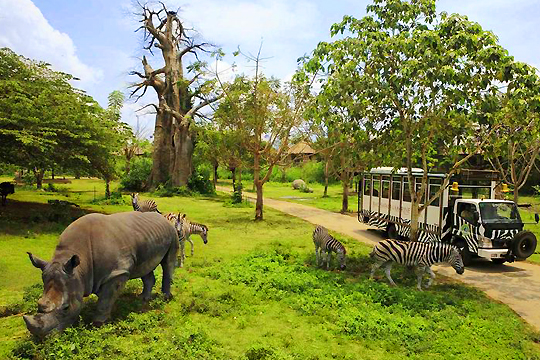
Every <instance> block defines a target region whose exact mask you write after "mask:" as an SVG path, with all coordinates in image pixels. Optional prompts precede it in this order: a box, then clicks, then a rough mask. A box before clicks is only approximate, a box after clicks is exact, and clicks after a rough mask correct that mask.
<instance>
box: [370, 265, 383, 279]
mask: <svg viewBox="0 0 540 360" xmlns="http://www.w3.org/2000/svg"><path fill="white" fill-rule="evenodd" d="M382 264H384V263H382V262H380V261H375V263H374V264H373V265H371V273H370V274H369V278H370V279H373V276H375V271H377V269H378V268H380V267H381V265H382Z"/></svg>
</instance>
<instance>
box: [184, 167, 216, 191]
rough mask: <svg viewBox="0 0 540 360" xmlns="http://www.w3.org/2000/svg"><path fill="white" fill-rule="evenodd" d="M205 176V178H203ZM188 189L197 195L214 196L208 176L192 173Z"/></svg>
mask: <svg viewBox="0 0 540 360" xmlns="http://www.w3.org/2000/svg"><path fill="white" fill-rule="evenodd" d="M205 175H206V176H205ZM188 188H189V190H191V191H195V192H198V193H199V194H215V190H214V184H212V181H210V178H209V174H204V173H201V172H199V171H194V172H193V174H191V177H190V178H189V180H188Z"/></svg>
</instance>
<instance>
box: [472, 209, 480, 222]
mask: <svg viewBox="0 0 540 360" xmlns="http://www.w3.org/2000/svg"><path fill="white" fill-rule="evenodd" d="M473 217H474V223H475V224H478V221H479V220H480V214H479V213H478V211H474V212H473Z"/></svg>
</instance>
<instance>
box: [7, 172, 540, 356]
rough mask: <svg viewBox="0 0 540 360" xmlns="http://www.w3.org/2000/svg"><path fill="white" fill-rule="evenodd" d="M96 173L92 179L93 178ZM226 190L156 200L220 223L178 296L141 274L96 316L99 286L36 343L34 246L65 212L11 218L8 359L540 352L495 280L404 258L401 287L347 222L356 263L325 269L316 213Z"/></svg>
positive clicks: (58, 227)
mask: <svg viewBox="0 0 540 360" xmlns="http://www.w3.org/2000/svg"><path fill="white" fill-rule="evenodd" d="M84 181H85V180H83V181H82V183H81V184H80V185H81V187H82V186H85V187H86V188H88V187H93V185H88V184H85V183H84ZM77 185H78V184H77V183H74V185H72V186H74V187H73V188H72V189H75V190H76V189H77ZM18 190H19V189H18ZM145 195H146V194H141V196H142V197H143V198H145ZM54 196H57V197H59V196H61V195H59V194H50V193H38V192H36V191H30V190H20V191H17V194H16V195H15V196H13V199H14V200H21V199H25V200H31V199H33V198H35V199H36V200H39V201H40V202H42V203H43V202H46V199H48V198H52V197H54ZM71 196H75V195H72V194H70V198H69V199H71ZM225 200H226V197H220V196H215V197H199V198H188V197H173V198H157V199H156V201H157V202H158V204H159V207H160V209H162V210H163V211H165V212H168V211H179V210H181V211H184V212H186V213H187V214H188V216H189V217H191V218H192V219H193V220H194V221H199V222H202V223H205V224H207V225H208V226H209V228H210V231H209V242H208V244H207V245H203V243H202V241H201V240H199V238H197V237H194V239H193V240H194V242H195V255H194V257H188V258H187V262H186V266H185V267H184V268H183V269H177V270H176V273H175V276H176V277H175V281H174V284H173V290H172V292H173V296H174V298H173V299H172V300H171V301H169V302H165V301H164V300H163V298H162V297H161V296H160V295H156V296H155V297H154V299H153V300H152V301H151V302H150V303H149V304H143V303H141V302H140V300H139V299H138V298H137V297H136V294H138V293H139V292H140V290H141V287H142V284H141V281H140V280H139V279H135V280H131V281H130V282H128V284H127V286H126V289H125V290H124V292H123V294H122V296H121V297H120V298H119V299H118V300H117V306H116V309H115V310H114V312H113V317H112V319H111V322H110V323H109V324H107V325H105V326H103V327H101V328H93V327H92V326H91V325H90V321H91V320H90V319H91V314H92V309H93V307H94V306H95V300H96V299H95V297H94V296H92V297H90V298H89V299H88V300H87V301H86V307H85V309H84V310H83V313H82V320H81V321H80V323H79V324H77V325H75V326H74V327H71V328H68V329H67V330H66V331H65V332H64V333H62V334H57V335H54V336H51V337H49V338H48V339H47V340H45V341H44V342H42V343H39V342H34V341H32V339H31V338H30V337H29V335H28V333H27V331H26V329H25V328H24V324H23V321H22V319H21V313H25V312H29V313H31V312H33V311H35V302H36V299H37V298H38V297H39V296H40V292H41V287H40V285H37V286H32V285H34V284H40V273H39V271H38V270H37V269H35V268H33V267H32V265H31V264H30V261H29V260H28V258H27V256H26V254H25V253H24V251H26V250H30V251H32V252H34V253H35V254H36V255H38V256H42V257H44V258H46V259H49V258H50V256H51V255H52V252H53V250H54V246H55V244H56V238H57V236H58V235H59V234H60V232H61V231H62V229H63V228H64V227H65V224H56V223H50V222H48V221H46V220H44V218H38V220H39V221H36V222H34V221H20V220H18V218H12V217H10V215H6V216H3V217H0V271H2V277H0V281H1V282H0V286H1V287H0V289H1V291H2V293H1V295H0V296H1V297H0V299H2V302H3V305H4V311H2V313H3V315H2V316H0V358H2V359H4V358H8V359H9V358H27V359H48V358H51V359H52V358H54V359H92V358H100V357H106V358H119V359H120V358H122V359H179V358H182V359H228V358H232V359H329V358H335V359H405V358H412V359H452V358H455V359H473V358H492V359H493V358H505V359H506V358H516V359H521V358H522V359H525V358H528V359H540V349H539V347H538V345H537V342H538V341H539V340H540V334H538V333H537V332H535V331H533V330H532V329H531V327H530V326H528V325H527V324H525V323H524V322H523V321H522V320H521V319H520V318H519V317H518V316H517V315H516V314H515V313H514V312H513V311H511V310H510V309H509V308H508V307H507V306H506V305H503V304H500V303H497V302H494V301H491V300H490V299H489V298H487V297H486V296H485V295H484V294H483V293H482V292H480V291H478V290H475V289H472V288H470V287H466V286H463V285H460V284H455V283H452V282H448V281H445V279H438V280H439V282H438V284H437V285H435V286H434V287H433V288H432V289H431V290H429V291H424V292H419V291H416V290H415V277H414V275H413V274H412V273H410V272H408V271H407V270H404V269H399V267H396V269H395V270H394V271H393V276H394V278H395V280H396V282H397V283H398V285H399V287H397V288H391V287H389V286H388V285H387V283H386V281H385V280H383V279H382V278H383V275H382V274H379V276H378V280H376V281H371V280H369V279H368V278H367V277H368V268H369V264H370V259H369V257H368V253H369V251H370V249H369V247H368V246H366V245H363V244H361V243H359V242H358V241H356V240H353V239H350V238H347V237H343V236H340V235H338V234H336V237H338V238H339V239H340V240H342V241H343V242H344V243H345V245H346V247H347V249H348V269H347V271H344V272H339V271H325V270H323V269H319V268H317V267H316V266H314V255H313V244H312V241H311V232H312V229H313V227H312V225H310V224H308V223H306V222H303V221H301V220H298V219H296V218H293V217H290V216H288V215H285V214H282V213H279V212H276V211H272V210H270V209H267V210H266V212H265V221H263V222H255V221H253V220H252V218H253V209H252V208H242V207H239V208H234V207H227V206H224V204H225V203H224V202H225ZM69 201H73V200H69ZM90 201H91V198H89V197H88V196H87V195H84V196H83V195H81V198H79V203H80V204H81V206H83V207H85V208H86V207H88V208H90V209H92V210H99V209H101V210H103V211H105V212H117V211H127V210H130V206H129V202H128V203H126V204H120V205H92V204H90ZM74 202H75V201H74ZM2 214H5V213H2ZM28 234H30V236H29V237H25V236H27V235H28ZM157 272H158V273H160V270H158V271H157ZM158 279H159V276H158ZM159 282H160V281H159V280H158V284H156V287H155V289H154V291H155V292H157V289H159ZM4 296H8V297H9V299H8V300H5V298H4Z"/></svg>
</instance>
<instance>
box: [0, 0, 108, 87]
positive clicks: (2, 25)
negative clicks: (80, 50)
mask: <svg viewBox="0 0 540 360" xmlns="http://www.w3.org/2000/svg"><path fill="white" fill-rule="evenodd" d="M0 47H9V48H11V49H12V50H13V51H15V52H16V53H17V54H20V55H23V56H25V57H28V58H31V59H35V60H41V61H45V62H48V63H50V64H51V65H52V67H53V69H55V70H59V71H63V72H66V73H69V74H72V75H73V76H75V77H78V78H80V79H81V83H85V84H94V83H97V82H99V81H100V80H101V78H102V76H103V72H102V71H101V70H100V69H96V68H93V67H91V66H88V65H86V64H84V63H83V62H82V61H81V60H80V59H79V57H78V56H77V49H76V47H75V45H74V44H73V41H72V40H71V38H70V37H69V36H68V35H67V34H65V33H62V32H60V31H58V30H56V29H54V28H53V27H52V26H51V24H49V22H48V21H47V19H45V17H44V16H43V14H42V13H41V11H40V10H39V9H38V8H37V6H36V5H34V3H33V2H32V1H31V0H16V1H13V0H0ZM78 87H79V86H78Z"/></svg>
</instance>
